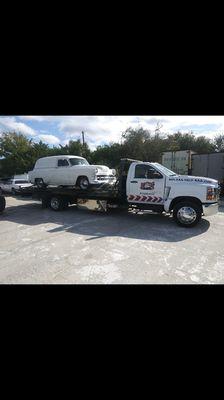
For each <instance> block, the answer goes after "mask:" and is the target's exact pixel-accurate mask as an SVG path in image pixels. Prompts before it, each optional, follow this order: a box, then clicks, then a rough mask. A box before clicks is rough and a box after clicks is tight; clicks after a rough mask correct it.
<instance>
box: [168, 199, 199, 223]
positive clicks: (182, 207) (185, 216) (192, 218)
mask: <svg viewBox="0 0 224 400" xmlns="http://www.w3.org/2000/svg"><path fill="white" fill-rule="evenodd" d="M201 214H202V210H201V207H200V205H198V204H197V203H196V202H193V201H192V202H191V201H181V202H179V203H177V204H176V205H175V206H174V209H173V218H174V220H175V222H176V223H177V224H178V225H180V226H184V227H185V228H192V227H193V226H195V225H197V224H198V222H199V221H200V220H201Z"/></svg>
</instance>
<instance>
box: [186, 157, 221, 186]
mask: <svg viewBox="0 0 224 400" xmlns="http://www.w3.org/2000/svg"><path fill="white" fill-rule="evenodd" d="M192 175H195V176H206V177H208V178H212V179H216V180H217V181H219V182H221V181H222V180H223V179H224V153H210V154H194V155H192Z"/></svg>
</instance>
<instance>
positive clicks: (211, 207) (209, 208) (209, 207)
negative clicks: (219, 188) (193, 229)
mask: <svg viewBox="0 0 224 400" xmlns="http://www.w3.org/2000/svg"><path fill="white" fill-rule="evenodd" d="M202 207H203V214H204V216H205V217H209V216H210V215H215V214H216V213H217V212H218V203H213V204H209V203H208V204H203V206H202Z"/></svg>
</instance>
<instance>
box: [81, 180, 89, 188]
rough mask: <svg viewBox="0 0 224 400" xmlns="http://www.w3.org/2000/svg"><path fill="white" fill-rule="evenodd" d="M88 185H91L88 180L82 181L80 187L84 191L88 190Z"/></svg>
mask: <svg viewBox="0 0 224 400" xmlns="http://www.w3.org/2000/svg"><path fill="white" fill-rule="evenodd" d="M88 185H89V182H88V181H87V179H83V180H81V182H80V187H81V188H82V189H86V188H87V187H88Z"/></svg>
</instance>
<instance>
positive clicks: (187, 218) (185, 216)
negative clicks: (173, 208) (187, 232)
mask: <svg viewBox="0 0 224 400" xmlns="http://www.w3.org/2000/svg"><path fill="white" fill-rule="evenodd" d="M177 218H178V219H179V221H180V222H182V223H184V224H192V223H193V222H194V221H195V220H196V218H197V214H196V211H195V210H194V209H193V208H192V207H181V208H180V209H179V210H178V212H177Z"/></svg>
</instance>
